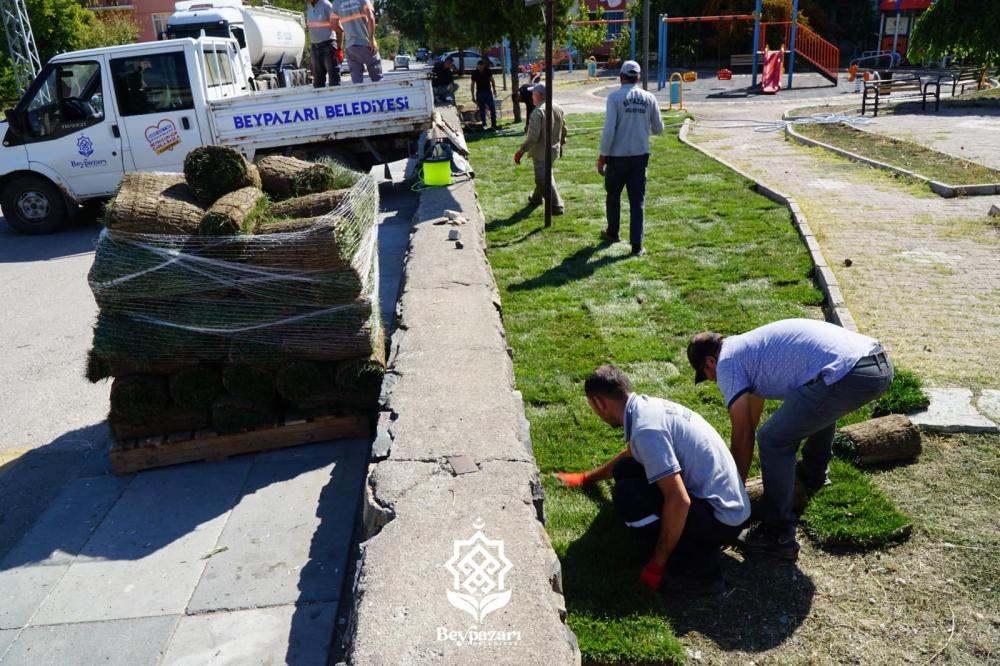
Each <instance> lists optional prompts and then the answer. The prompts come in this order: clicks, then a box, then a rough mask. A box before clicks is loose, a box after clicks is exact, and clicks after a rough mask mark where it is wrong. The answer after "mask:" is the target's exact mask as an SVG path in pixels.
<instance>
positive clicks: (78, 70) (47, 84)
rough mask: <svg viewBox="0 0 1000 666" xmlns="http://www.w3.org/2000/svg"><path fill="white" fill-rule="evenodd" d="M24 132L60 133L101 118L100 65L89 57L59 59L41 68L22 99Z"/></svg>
mask: <svg viewBox="0 0 1000 666" xmlns="http://www.w3.org/2000/svg"><path fill="white" fill-rule="evenodd" d="M22 105H23V109H24V111H25V112H26V114H27V121H28V122H27V129H28V133H29V134H30V135H31V136H33V137H36V138H47V137H52V136H57V135H62V134H64V133H66V132H71V131H74V130H76V129H80V128H83V127H87V126H89V125H93V124H94V123H97V122H100V121H101V120H103V119H104V95H103V92H102V90H101V68H100V66H99V65H98V64H97V63H96V62H93V61H87V62H74V63H59V64H57V65H53V66H51V67H50V68H49V69H48V71H47V72H44V73H43V74H42V75H41V76H40V77H39V80H38V82H37V83H36V84H35V89H34V91H33V94H31V95H30V97H28V98H26V99H25V100H24V101H23V102H22Z"/></svg>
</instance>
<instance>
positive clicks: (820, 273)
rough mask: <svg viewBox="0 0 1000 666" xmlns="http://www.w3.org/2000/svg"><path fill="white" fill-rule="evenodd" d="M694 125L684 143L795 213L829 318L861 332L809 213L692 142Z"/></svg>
mask: <svg viewBox="0 0 1000 666" xmlns="http://www.w3.org/2000/svg"><path fill="white" fill-rule="evenodd" d="M690 126H691V119H690V118H688V119H687V120H685V121H684V124H683V125H682V126H681V129H680V132H678V134H677V138H679V139H680V140H681V143H684V144H686V145H688V146H691V147H692V148H694V149H695V150H697V151H698V152H700V153H703V154H705V155H707V156H708V157H711V158H712V159H713V160H715V161H716V162H719V163H720V164H722V165H723V166H725V167H727V168H729V169H731V170H733V171H735V172H736V173H738V174H739V175H741V176H743V177H744V178H746V179H747V180H749V181H751V182H752V183H753V184H754V189H756V190H757V192H759V193H760V194H763V195H764V196H765V197H767V198H768V199H770V200H771V201H774V202H776V203H779V204H782V205H784V206H787V207H788V209H789V210H790V211H791V213H792V220H793V223H794V224H795V230H796V231H798V232H799V238H800V239H801V240H802V243H803V244H804V245H805V246H806V249H807V250H808V251H809V256H810V257H811V258H812V262H813V270H814V278H815V279H816V282H817V283H818V284H819V287H820V290H821V291H822V292H823V296H824V297H825V298H826V307H825V308H824V311H825V313H826V317H827V319H828V320H830V321H831V322H833V323H834V324H837V325H839V326H843V327H844V328H846V329H848V330H851V331H857V330H858V324H857V322H856V321H855V319H854V315H852V314H851V311H850V310H849V309H848V308H847V304H846V303H845V301H844V292H843V291H842V290H841V289H840V283H839V282H837V276H836V275H834V274H833V271H832V270H831V269H830V265H829V264H828V263H827V261H826V257H824V256H823V251H822V250H821V249H820V247H819V242H817V240H816V236H814V235H813V232H812V229H811V228H810V227H809V222H808V220H806V216H805V214H804V213H803V212H802V209H801V208H799V204H798V203H797V202H796V201H795V199H794V198H792V197H791V196H790V195H788V194H785V193H783V192H779V191H777V190H775V189H772V188H770V187H768V186H767V185H764V184H763V183H761V182H760V181H758V180H757V179H756V178H754V177H753V176H751V175H750V174H748V173H746V172H745V171H743V170H742V169H740V168H739V167H737V166H736V165H734V164H731V163H729V162H727V161H726V160H724V159H723V158H721V157H719V156H718V155H716V154H714V153H712V152H711V151H710V150H708V149H706V148H704V147H702V146H699V145H698V144H697V143H694V142H692V141H690V140H689V139H688V132H689V131H690Z"/></svg>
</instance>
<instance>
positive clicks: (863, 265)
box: [690, 103, 1000, 390]
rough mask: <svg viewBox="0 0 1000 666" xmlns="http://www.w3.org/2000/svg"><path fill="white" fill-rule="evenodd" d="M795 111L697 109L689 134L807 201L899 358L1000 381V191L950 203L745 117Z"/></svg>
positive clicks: (874, 328)
mask: <svg viewBox="0 0 1000 666" xmlns="http://www.w3.org/2000/svg"><path fill="white" fill-rule="evenodd" d="M785 108H787V105H777V104H757V103H746V104H729V105H725V106H723V105H708V104H701V105H691V111H692V112H693V113H694V115H695V116H696V118H698V119H699V120H700V121H701V122H696V123H695V125H694V127H693V128H692V131H691V133H690V138H691V140H692V141H693V142H695V143H697V144H699V145H702V146H704V147H705V148H707V149H709V150H710V151H712V152H713V153H715V154H717V155H719V156H720V157H722V158H723V159H726V160H727V161H729V162H731V163H733V164H735V165H737V166H739V167H740V168H741V169H743V170H745V171H746V172H747V173H749V174H751V175H753V176H754V177H755V178H757V179H759V180H760V181H761V182H763V183H764V184H765V185H768V186H770V187H773V188H775V189H777V190H779V191H782V192H785V193H787V194H790V195H791V196H793V197H794V198H795V199H796V200H797V201H798V203H799V205H800V206H801V207H802V209H803V211H804V212H805V214H806V216H807V218H808V220H809V223H810V225H811V226H812V229H813V232H814V233H815V235H816V237H817V239H818V241H819V243H820V246H821V248H822V250H823V253H824V255H825V256H826V259H827V261H828V262H829V264H830V265H831V266H832V267H833V270H834V273H835V274H836V276H837V279H838V280H839V281H840V284H841V287H842V288H843V291H844V295H845V299H846V301H847V305H848V307H849V308H850V310H851V312H852V313H853V314H854V316H855V318H856V319H857V321H858V326H859V327H860V329H861V330H862V331H863V332H865V333H867V334H869V335H872V336H874V337H877V338H879V339H880V340H882V341H883V342H884V343H885V344H886V346H887V347H888V349H889V350H890V352H891V354H892V356H893V358H894V360H895V361H896V363H897V365H899V366H900V367H903V368H907V369H910V370H913V371H915V372H917V373H919V374H920V375H921V376H922V377H923V378H924V379H925V380H926V381H927V382H928V383H929V384H930V385H932V386H939V387H954V386H960V387H966V388H971V389H974V390H979V389H983V388H988V387H996V386H997V385H998V384H1000V380H998V379H997V377H996V370H995V369H996V367H998V363H1000V326H998V323H1000V229H998V227H997V226H996V224H995V223H994V222H992V218H989V217H988V216H987V211H988V210H989V208H990V205H991V204H998V203H1000V196H992V197H968V198H957V199H943V198H940V197H938V196H937V195H935V194H933V193H931V192H930V191H929V190H927V189H926V188H924V187H918V186H915V185H911V184H907V183H905V182H901V181H899V180H896V179H894V178H892V177H891V176H888V175H886V174H884V173H882V172H879V171H876V170H874V169H871V168H868V167H865V166H862V165H858V164H855V163H852V162H849V161H847V160H843V159H841V158H838V157H836V156H833V155H830V154H829V153H827V152H825V151H822V150H821V149H816V148H806V147H803V146H800V145H798V144H795V143H792V142H787V141H785V139H784V135H783V134H781V133H761V132H756V131H754V128H753V127H751V126H748V123H746V122H745V120H746V119H755V120H760V121H774V120H777V119H779V118H780V117H781V113H782V111H783V110H784V109H785ZM848 259H849V260H850V267H848V266H847V265H846V260H848Z"/></svg>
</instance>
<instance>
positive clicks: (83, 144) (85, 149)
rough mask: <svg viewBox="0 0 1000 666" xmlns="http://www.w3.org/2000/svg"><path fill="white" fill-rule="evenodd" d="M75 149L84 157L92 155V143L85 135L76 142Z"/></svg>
mask: <svg viewBox="0 0 1000 666" xmlns="http://www.w3.org/2000/svg"><path fill="white" fill-rule="evenodd" d="M76 149H77V151H78V152H79V153H80V154H81V155H83V156H84V157H90V156H91V155H93V154H94V142H93V141H91V140H90V137H88V136H87V135H86V134H81V135H80V136H79V137H77V140H76Z"/></svg>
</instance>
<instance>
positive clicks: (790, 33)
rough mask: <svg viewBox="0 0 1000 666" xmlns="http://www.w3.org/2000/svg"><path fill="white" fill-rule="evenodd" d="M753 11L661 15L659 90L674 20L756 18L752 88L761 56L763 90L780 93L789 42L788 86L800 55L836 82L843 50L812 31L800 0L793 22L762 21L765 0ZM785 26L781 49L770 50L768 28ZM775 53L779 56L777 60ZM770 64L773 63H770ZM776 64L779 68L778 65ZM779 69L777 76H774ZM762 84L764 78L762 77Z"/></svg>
mask: <svg viewBox="0 0 1000 666" xmlns="http://www.w3.org/2000/svg"><path fill="white" fill-rule="evenodd" d="M755 5H756V6H755V8H754V12H753V14H729V15H723V16H668V15H667V14H661V15H660V17H659V21H658V23H659V39H658V50H657V65H658V71H657V90H663V88H664V86H665V85H666V83H667V70H668V67H667V54H668V53H669V51H668V46H669V41H668V40H669V36H670V33H669V26H670V24H671V23H714V22H719V21H753V24H754V25H753V41H752V42H751V50H752V61H751V82H750V87H751V88H756V87H757V72H758V71H759V66H760V64H761V63H760V58H761V56H762V55H763V56H765V63H764V65H765V66H764V78H765V79H767V80H768V84H767V88H768V89H767V90H764V92H767V93H773V92H777V89H778V85H779V84H778V82H777V80H780V77H781V63H782V61H783V58H784V53H785V50H786V45H787V52H788V82H787V84H786V86H785V87H786V88H791V87H792V85H793V76H794V73H795V58H796V56H799V57H800V58H802V59H803V60H805V61H806V62H808V63H809V64H810V65H812V66H813V67H814V68H815V69H816V71H817V72H819V74H820V75H822V76H823V77H824V78H826V79H827V80H829V81H830V82H831V83H833V85H837V80H838V67H839V64H840V49H838V48H837V47H836V46H834V45H833V44H831V43H830V42H828V41H826V40H825V39H823V38H822V37H820V36H819V35H817V34H816V33H815V32H813V31H812V30H810V29H809V28H808V27H807V26H806V25H804V24H802V23H801V22H800V21H799V20H798V17H799V0H792V16H793V17H794V18H793V20H792V21H768V22H763V21H761V16H762V7H761V5H762V0H755ZM775 27H776V28H777V29H782V28H783V29H784V35H783V39H782V42H781V44H782V46H781V49H780V50H779V51H776V52H769V51H767V37H768V34H767V32H768V28H775ZM772 34H773V33H772ZM774 53H777V54H778V56H777V58H776V59H775V60H772V59H771V58H773V57H774ZM768 63H770V64H768ZM775 65H777V68H775ZM775 71H777V77H775V74H774V73H775ZM762 83H763V80H762Z"/></svg>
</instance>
